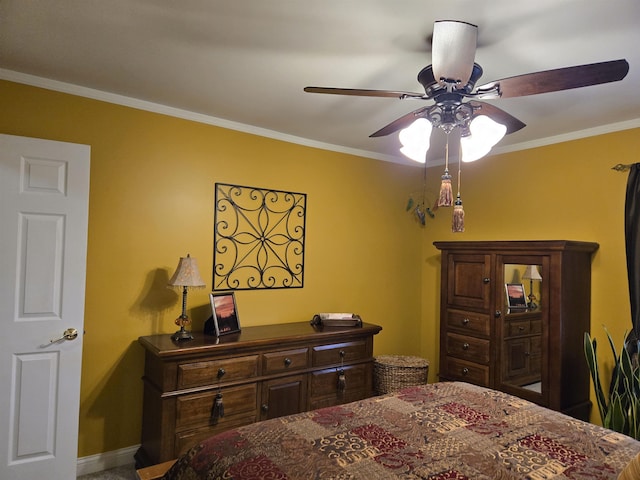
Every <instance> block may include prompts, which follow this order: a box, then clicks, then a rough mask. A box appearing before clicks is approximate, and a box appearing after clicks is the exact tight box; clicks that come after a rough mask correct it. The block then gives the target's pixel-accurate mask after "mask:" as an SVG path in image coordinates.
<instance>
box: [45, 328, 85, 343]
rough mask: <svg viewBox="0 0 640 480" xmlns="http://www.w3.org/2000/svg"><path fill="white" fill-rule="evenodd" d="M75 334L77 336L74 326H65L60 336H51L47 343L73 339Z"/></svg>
mask: <svg viewBox="0 0 640 480" xmlns="http://www.w3.org/2000/svg"><path fill="white" fill-rule="evenodd" d="M77 336H78V330H76V329H75V328H67V329H66V330H65V331H64V332H63V333H62V336H61V337H58V338H52V339H51V340H49V343H56V342H60V341H62V340H75V339H76V337H77Z"/></svg>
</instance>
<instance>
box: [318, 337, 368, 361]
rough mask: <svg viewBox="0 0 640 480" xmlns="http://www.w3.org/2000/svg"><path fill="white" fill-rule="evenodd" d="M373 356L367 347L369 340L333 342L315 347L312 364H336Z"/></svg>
mask: <svg viewBox="0 0 640 480" xmlns="http://www.w3.org/2000/svg"><path fill="white" fill-rule="evenodd" d="M370 356H371V353H370V352H369V351H368V349H367V342H366V341H364V340H362V341H355V342H347V343H333V344H330V345H318V346H315V347H313V351H312V364H313V366H314V367H318V366H322V365H336V364H341V363H342V362H345V363H347V362H352V361H354V360H364V359H367V358H369V357H370Z"/></svg>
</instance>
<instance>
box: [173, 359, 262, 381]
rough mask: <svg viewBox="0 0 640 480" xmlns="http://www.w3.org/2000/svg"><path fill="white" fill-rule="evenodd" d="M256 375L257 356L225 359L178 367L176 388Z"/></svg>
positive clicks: (185, 364) (242, 378)
mask: <svg viewBox="0 0 640 480" xmlns="http://www.w3.org/2000/svg"><path fill="white" fill-rule="evenodd" d="M257 375H258V356H257V355H251V356H247V357H238V358H226V359H222V360H211V361H208V362H193V363H182V364H180V365H178V388H179V389H181V388H189V387H198V386H202V385H215V384H217V383H218V382H219V381H220V382H229V381H233V380H245V379H249V378H253V377H256V376H257Z"/></svg>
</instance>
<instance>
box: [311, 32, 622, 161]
mask: <svg viewBox="0 0 640 480" xmlns="http://www.w3.org/2000/svg"><path fill="white" fill-rule="evenodd" d="M477 32H478V27H477V26H476V25H473V24H471V23H467V22H462V21H456V20H439V21H436V22H435V24H434V30H433V40H432V64H431V65H428V66H426V67H425V68H423V69H422V70H421V71H420V72H419V73H418V82H419V83H420V84H421V85H422V86H423V87H424V93H414V92H404V91H394V90H367V89H353V88H333V87H305V89H304V91H305V92H310V93H328V94H336V95H355V96H365V97H391V98H399V99H401V100H403V99H407V98H411V99H417V100H432V101H433V102H432V103H431V104H430V105H427V106H423V107H420V108H418V109H417V110H414V111H412V112H409V113H407V114H406V115H403V116H402V117H400V118H398V119H396V120H394V121H393V122H391V123H389V124H388V125H386V126H384V127H382V128H381V129H380V130H378V131H376V132H374V133H372V134H371V135H370V137H381V136H385V135H389V134H391V133H393V132H396V131H398V130H402V129H405V128H407V127H409V126H410V125H411V124H413V123H414V121H415V120H417V119H420V118H424V119H426V120H428V121H429V122H430V124H431V126H433V127H437V128H440V129H442V130H444V131H445V132H447V133H450V132H451V131H452V130H453V129H454V128H456V127H458V128H460V129H461V135H462V136H463V137H464V136H466V135H469V127H470V124H471V122H472V121H473V120H475V119H476V118H477V117H480V116H485V117H489V118H490V119H492V120H493V121H495V122H497V123H498V124H501V125H503V126H504V127H506V131H505V133H506V134H509V133H513V132H517V131H518V130H520V129H522V128H524V127H525V124H524V123H523V122H522V121H520V120H518V119H517V118H515V117H514V116H512V115H510V114H509V113H507V112H505V111H504V110H502V109H500V108H498V107H496V106H494V105H492V104H490V103H486V102H482V101H479V100H491V99H499V98H512V97H522V96H527V95H536V94H540V93H549V92H556V91H561V90H569V89H572V88H580V87H587V86H590V85H598V84H602V83H609V82H617V81H620V80H622V79H623V78H624V77H625V76H626V75H627V73H628V71H629V63H628V62H627V61H626V60H624V59H620V60H611V61H606V62H600V63H592V64H586V65H578V66H573V67H565V68H558V69H554V70H546V71H541V72H535V73H526V74H523V75H517V76H514V77H509V78H504V79H501V80H495V81H493V82H489V83H486V84H484V85H481V86H478V87H476V83H477V81H478V79H479V78H480V77H481V76H482V73H483V70H482V67H481V66H480V65H478V64H477V63H475V62H474V59H475V52H476V42H477ZM430 129H431V127H429V130H428V132H430ZM503 135H504V133H503ZM500 138H502V135H501V136H500ZM427 148H428V143H427ZM487 151H488V150H487ZM425 153H426V149H425ZM422 161H423V160H422Z"/></svg>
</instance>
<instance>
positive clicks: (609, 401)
mask: <svg viewBox="0 0 640 480" xmlns="http://www.w3.org/2000/svg"><path fill="white" fill-rule="evenodd" d="M605 332H607V338H608V339H609V345H610V347H611V352H612V354H613V369H612V371H611V382H610V384H609V388H608V389H605V388H603V386H602V383H601V382H600V368H599V366H598V358H597V356H596V353H597V350H596V347H597V344H596V339H595V338H594V339H592V338H591V336H590V335H589V333H588V332H585V334H584V353H585V356H586V359H587V364H588V365H589V370H590V372H591V378H592V379H593V386H594V390H595V394H596V401H597V403H598V410H599V411H600V418H601V419H602V425H603V426H604V427H606V428H609V429H611V430H614V431H616V432H620V433H623V434H625V435H628V436H630V437H633V438H635V439H640V398H638V397H639V396H640V369H639V368H638V361H637V347H638V341H637V340H636V341H635V345H634V343H633V342H631V341H629V340H628V339H627V340H626V341H625V342H624V344H623V347H622V349H621V351H620V354H618V353H617V352H616V348H615V345H614V343H613V340H612V339H611V335H610V334H609V332H608V331H607V329H606V328H605ZM625 338H627V336H626V335H625ZM632 347H636V348H635V350H632ZM629 350H632V352H631V353H630V352H629Z"/></svg>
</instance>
